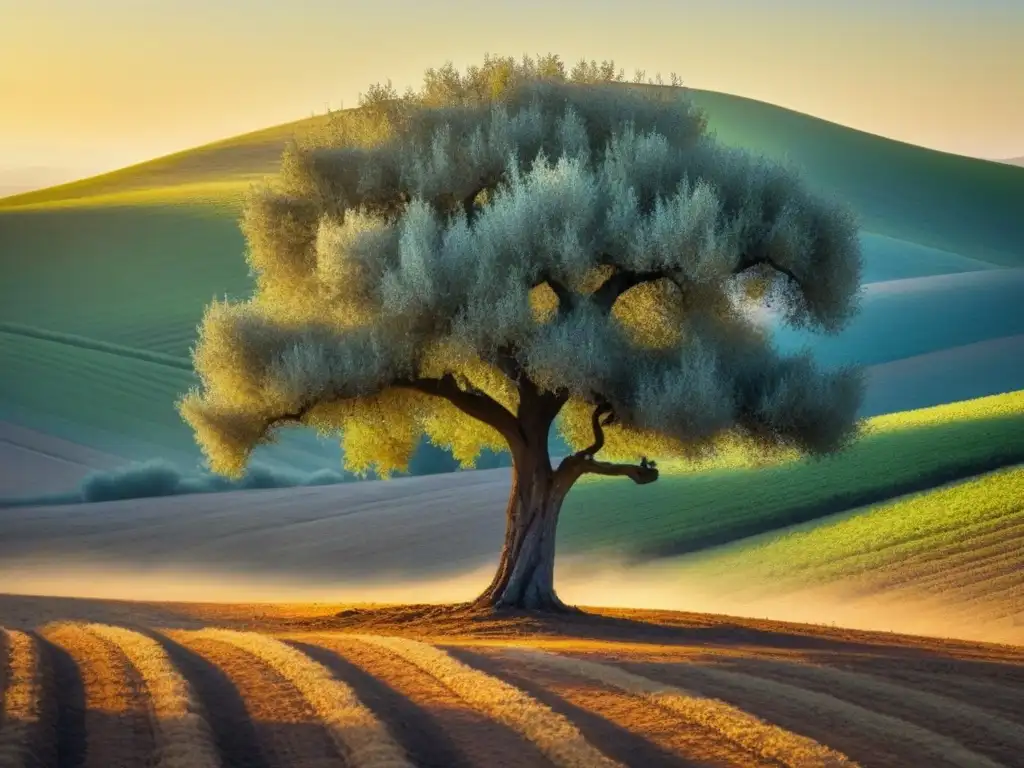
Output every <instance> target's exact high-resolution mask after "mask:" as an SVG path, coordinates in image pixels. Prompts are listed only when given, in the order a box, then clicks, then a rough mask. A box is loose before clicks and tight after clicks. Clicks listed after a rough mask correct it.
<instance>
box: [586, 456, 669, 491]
mask: <svg viewBox="0 0 1024 768" xmlns="http://www.w3.org/2000/svg"><path fill="white" fill-rule="evenodd" d="M580 474H584V475H585V474H591V475H607V476H609V477H628V478H629V479H630V480H632V481H633V482H634V483H636V484H637V485H647V483H653V482H654V481H655V480H657V479H658V470H657V468H655V467H652V466H649V465H648V466H643V465H637V464H612V463H610V462H607V461H594V460H593V459H590V460H588V461H586V462H585V463H584V465H583V470H582V472H580Z"/></svg>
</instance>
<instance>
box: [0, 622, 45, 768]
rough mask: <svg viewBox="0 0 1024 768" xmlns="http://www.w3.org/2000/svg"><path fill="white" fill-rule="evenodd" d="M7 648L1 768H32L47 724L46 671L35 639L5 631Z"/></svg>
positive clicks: (0, 745)
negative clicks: (34, 755)
mask: <svg viewBox="0 0 1024 768" xmlns="http://www.w3.org/2000/svg"><path fill="white" fill-rule="evenodd" d="M0 633H3V634H4V636H5V638H6V643H5V644H6V646H7V659H6V662H7V664H6V666H7V685H6V687H5V688H4V690H3V707H2V712H3V721H2V723H0V768H21V766H24V765H29V764H30V763H29V759H30V757H31V756H32V752H33V750H34V747H35V744H34V743H33V742H34V741H35V739H36V738H37V736H38V735H39V728H40V727H41V726H42V720H43V707H44V705H45V702H44V701H43V696H44V691H43V681H42V677H43V669H42V657H41V656H40V654H39V647H38V645H37V644H36V641H35V640H33V639H32V637H31V635H28V634H26V633H25V632H19V631H18V630H15V629H2V628H0Z"/></svg>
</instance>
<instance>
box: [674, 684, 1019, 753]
mask: <svg viewBox="0 0 1024 768" xmlns="http://www.w3.org/2000/svg"><path fill="white" fill-rule="evenodd" d="M681 674H685V675H686V677H687V678H689V679H691V680H693V682H694V683H696V685H697V686H698V687H704V686H707V687H709V688H725V689H726V690H729V689H731V690H733V691H735V692H738V693H739V694H740V695H741V696H742V695H744V694H748V693H753V694H755V695H758V696H762V697H763V698H764V700H765V701H770V702H777V701H785V702H788V703H790V704H792V705H795V707H796V708H798V709H802V710H803V711H804V712H806V713H818V714H819V715H820V714H826V713H827V714H829V715H831V716H832V717H833V718H834V719H835V720H836V721H839V722H843V723H847V724H849V726H850V727H851V728H852V729H854V730H855V731H856V732H857V733H858V735H859V737H860V738H861V739H864V740H866V741H868V742H869V743H872V744H875V745H879V744H894V745H898V746H900V747H910V748H911V749H912V750H913V754H914V755H915V756H916V759H919V760H922V761H924V762H923V763H922V764H929V765H953V766H957V768H1002V766H1000V764H999V763H996V762H995V761H993V760H990V759H989V758H987V757H985V756H983V755H979V754H978V753H977V752H973V751H971V750H970V749H967V748H966V747H965V746H963V745H962V744H960V743H959V742H957V741H954V740H953V739H951V738H948V737H946V736H943V735H942V734H941V733H937V732H935V731H932V730H928V729H926V728H922V727H920V726H917V725H914V724H913V723H908V722H907V721H906V720H902V719H900V718H897V717H891V716H889V715H883V714H881V713H878V712H875V711H873V710H870V709H867V708H865V707H860V706H857V705H856V704H851V703H850V702H847V701H843V700H842V699H837V698H836V697H835V696H832V695H829V694H826V693H818V692H817V691H811V690H808V689H806V688H800V687H798V686H795V685H789V684H788V683H780V682H778V681H777V680H771V679H768V678H763V677H758V676H756V675H750V674H747V673H745V672H734V671H732V670H725V669H718V668H714V667H705V666H698V665H696V664H687V665H685V667H684V668H683V669H682V670H681Z"/></svg>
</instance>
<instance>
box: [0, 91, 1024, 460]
mask: <svg viewBox="0 0 1024 768" xmlns="http://www.w3.org/2000/svg"><path fill="white" fill-rule="evenodd" d="M693 96H694V98H695V99H696V101H697V102H698V104H699V105H700V106H702V107H704V108H705V109H706V110H707V111H708V113H709V115H710V117H711V126H712V129H713V130H715V131H716V132H717V133H718V135H719V137H720V138H721V139H722V140H724V141H727V142H729V143H735V144H742V145H745V146H748V147H751V148H754V149H758V150H761V151H763V152H765V153H766V154H770V155H775V156H782V155H788V156H789V157H790V158H791V159H793V160H794V161H796V162H799V163H801V164H803V165H804V166H805V172H806V175H807V176H808V178H809V179H810V180H811V182H812V183H814V184H816V185H818V186H819V187H821V188H822V189H826V190H831V191H834V192H837V193H838V194H840V195H842V196H843V197H845V198H847V199H849V200H850V201H851V202H853V203H854V205H855V207H857V208H858V210H859V211H860V213H861V215H862V217H863V218H864V222H865V225H866V226H867V227H868V228H869V229H870V230H872V231H869V232H865V233H864V243H865V253H866V257H867V270H866V274H865V279H866V280H867V281H869V282H874V281H880V280H892V279H899V278H911V277H921V276H928V275H936V274H950V273H960V272H969V271H972V270H983V269H991V268H993V267H995V266H997V265H1006V264H1012V263H1016V262H1015V261H1014V258H1016V257H1017V256H1019V255H1020V254H1021V253H1024V248H1022V247H1021V245H1022V244H1024V231H1022V230H1021V227H1022V226H1024V224H1022V222H1021V220H1020V218H1019V217H1016V216H1015V215H1014V211H1011V210H1009V209H1008V207H1007V206H1008V205H1009V203H1007V202H1006V201H1007V200H1012V199H1014V195H1015V194H1017V193H1018V192H1020V191H1024V171H1022V170H1019V169H1015V168H1008V167H1006V166H998V165H996V164H993V163H987V162H983V161H975V160H969V159H966V158H956V157H952V156H948V155H942V154H941V153H935V152H931V151H929V150H924V149H920V148H917V147H912V146H909V145H904V144H899V143H896V142H891V141H888V140H885V139H880V138H878V137H873V136H868V135H867V134H862V133H860V132H857V131H853V130H850V129H847V128H842V127H840V126H836V125H834V124H831V123H827V122H825V121H821V120H816V119H813V118H809V117H807V116H803V115H799V114H797V113H793V112H790V111H788V110H784V109H780V108H777V107H773V106H771V105H766V104H762V103H759V102H754V101H750V100H746V99H741V98H738V97H732V96H724V95H721V94H713V93H707V92H700V91H694V92H693ZM324 123H325V118H323V117H319V118H313V119H310V120H303V121H298V122H296V123H291V124H286V125H282V126H276V127H273V128H269V129H266V130H263V131H257V132H254V133H250V134H246V135H244V136H239V137H235V138H232V139H228V140H226V141H222V142H217V143H214V144H211V145H207V146H205V147H200V148H197V149H194V150H190V151H187V152H182V153H178V154H175V155H170V156H167V157H164V158H159V159H156V160H153V161H150V162H148V163H143V164H140V165H137V166H133V167H131V168H126V169H123V170H120V171H116V172H114V173H110V174H105V175H103V176H98V177H95V178H92V179H86V180H83V181H80V182H75V183H72V184H66V185H61V186H58V187H53V188H51V189H47V190H40V191H37V192H31V193H27V194H23V195H18V196H15V197H11V198H7V199H5V200H2V201H0V270H2V272H3V274H4V280H3V281H0V307H2V310H0V350H3V352H2V357H0V360H2V361H3V362H4V363H5V366H4V367H5V368H13V370H14V371H15V372H16V373H15V375H13V376H5V377H4V379H3V381H2V382H0V408H2V409H3V410H4V411H5V412H6V413H8V414H9V415H11V414H13V415H14V416H17V418H18V420H19V421H20V422H21V423H25V424H27V425H28V426H40V427H42V426H46V424H47V423H49V422H51V421H53V417H54V414H55V413H56V412H63V411H67V413H66V414H64V416H66V419H65V421H64V422H63V428H62V431H61V434H62V436H64V437H66V438H68V439H73V440H75V439H77V440H82V441H88V442H89V443H90V444H93V440H94V437H92V436H93V435H95V434H97V433H96V430H97V429H99V430H104V431H105V432H106V433H108V436H113V437H116V436H117V434H118V433H119V432H120V431H121V430H122V429H127V430H129V431H128V432H127V433H125V436H126V438H127V439H126V441H125V442H124V444H123V445H122V448H121V453H122V454H123V453H125V452H127V451H134V450H136V448H137V447H142V445H143V444H146V445H150V446H152V449H151V450H146V452H145V454H144V455H153V453H152V451H159V450H160V444H159V443H158V442H157V441H155V438H156V437H157V436H162V435H167V438H166V443H165V447H166V448H167V450H168V451H171V452H177V451H179V450H182V451H186V452H187V451H192V453H190V454H189V455H190V456H193V457H194V455H195V453H194V449H192V448H191V445H190V443H191V441H190V440H189V439H188V437H187V433H186V432H184V431H183V430H182V428H181V425H180V423H178V422H177V417H176V416H175V415H174V413H173V411H172V410H170V408H169V403H168V402H166V400H167V397H168V395H169V394H170V393H171V392H172V391H173V393H174V394H177V393H179V392H180V391H181V390H182V389H183V388H184V387H185V386H187V383H188V382H187V381H186V380H185V379H184V378H182V377H181V375H180V374H179V372H174V373H168V372H167V371H165V370H163V369H162V368H160V367H159V365H157V364H154V363H152V361H143V360H141V359H139V358H140V356H139V355H138V354H134V353H131V352H130V349H127V348H131V349H138V350H144V351H148V352H155V353H158V354H160V355H168V356H172V357H174V358H177V359H178V360H179V361H180V362H181V363H182V364H183V365H185V366H187V365H188V362H187V357H188V350H189V348H190V345H191V344H192V341H193V339H194V329H195V324H196V322H197V320H198V318H199V316H200V314H201V311H202V308H203V306H204V305H205V304H206V303H208V302H209V300H210V299H211V298H212V297H213V296H215V295H223V294H225V293H226V294H229V295H234V296H238V295H243V294H244V293H246V292H247V291H248V290H249V286H250V281H249V277H248V275H247V273H246V267H245V264H244V262H243V259H242V253H243V249H244V242H243V240H242V238H241V235H240V233H239V231H238V228H237V225H236V222H235V219H236V216H237V211H238V204H239V201H240V199H241V195H242V193H243V192H244V190H245V189H246V188H247V186H248V185H249V184H250V183H251V182H252V181H253V180H254V179H257V178H260V177H261V176H264V175H265V174H267V173H270V172H272V171H273V170H274V168H275V167H276V164H277V159H278V156H279V151H280V148H281V146H282V144H283V142H284V140H285V139H286V138H287V137H288V136H291V135H296V134H303V133H308V132H310V131H315V130H318V129H320V128H321V127H322V126H323V125H324ZM865 169H868V170H869V171H870V173H867V171H865ZM993 169H995V170H993ZM866 173H867V175H865V174H866ZM1007 174H1009V175H1007ZM871 179H876V180H879V184H881V186H880V187H877V188H876V187H869V186H868V184H869V182H870V181H871ZM879 189H882V190H883V192H884V194H883V193H880V192H879ZM893 190H895V191H896V192H898V193H899V199H900V201H901V202H900V203H899V204H898V205H889V204H888V203H887V204H886V205H884V206H880V205H879V203H878V200H879V199H881V198H880V197H879V195H880V194H881V197H882V198H885V199H888V198H886V195H888V194H889V192H890V191H893ZM968 230H969V231H970V235H971V236H970V237H967V234H966V233H967V232H968ZM922 233H924V234H922ZM900 238H903V239H900ZM906 238H917V242H910V241H908V240H907V239H906ZM983 259H989V260H990V261H984V260H983ZM968 277H969V276H968ZM919 293H921V292H919ZM925 294H927V295H925ZM1004 294H1005V295H1004ZM1010 294H1013V290H1012V286H1008V285H1007V284H1005V283H1002V282H1000V281H999V280H992V281H988V282H984V281H983V283H979V284H967V283H963V284H960V283H957V282H956V281H952V282H949V283H948V284H946V285H945V291H944V292H936V291H930V292H923V293H921V295H917V294H915V293H914V292H913V291H910V292H906V293H904V294H901V295H888V296H885V297H881V298H879V299H878V300H874V299H870V298H869V301H868V302H867V304H868V311H867V313H866V314H865V316H864V317H863V318H862V319H861V320H859V321H858V325H857V326H855V327H854V328H853V329H851V335H849V336H847V337H843V339H842V340H841V341H839V342H836V341H834V340H825V341H824V342H822V344H823V346H822V351H823V353H824V354H825V355H826V357H829V356H831V357H834V358H837V359H848V358H849V357H851V356H852V357H854V358H856V359H858V360H862V361H864V362H885V361H889V360H895V359H900V358H903V357H907V356H910V355H916V354H922V353H925V352H930V351H934V350H939V349H945V348H948V347H951V346H956V345H958V344H967V343H971V342H974V341H982V340H985V339H989V338H995V337H999V336H1009V335H1012V334H1015V333H1020V332H1021V328H1020V327H1019V322H1016V321H1017V320H1019V318H1020V315H1019V313H1016V314H1014V313H1013V311H1012V307H1010V304H1012V303H1013V301H1014V296H1013V295H1010ZM953 295H955V296H956V305H957V306H959V307H960V308H961V310H962V311H961V314H963V315H965V317H966V318H967V319H968V320H969V321H970V322H964V323H961V324H959V325H955V326H953V325H950V324H945V323H943V322H935V321H934V320H935V318H934V317H933V316H934V315H935V313H936V311H937V312H939V315H940V316H941V315H942V314H943V311H944V309H945V308H947V307H950V306H953V303H952V302H950V301H949V297H950V296H953ZM922 302H923V303H922ZM876 305H877V306H876ZM925 305H927V307H925ZM922 307H925V310H926V311H924V313H923V314H918V313H919V312H920V310H921V308H922ZM929 308H930V309H929ZM912 316H918V317H921V318H926V321H925V322H922V323H917V325H916V326H913V327H908V328H907V330H906V332H902V331H901V333H899V334H892V333H891V332H889V329H890V328H891V327H892V326H893V325H894V323H899V324H900V325H901V326H904V325H905V323H906V322H907V320H908V318H910V317H912ZM25 326H28V327H30V328H36V329H44V330H47V331H55V332H58V333H60V334H71V335H73V336H76V337H85V338H88V339H94V340H99V341H103V342H109V343H113V344H116V345H119V347H120V348H121V351H122V352H125V351H127V352H128V353H129V355H130V356H131V355H132V354H134V357H135V358H136V359H135V360H134V361H133V362H132V363H130V364H129V363H125V362H124V361H120V360H115V359H114V356H112V355H108V356H107V357H98V356H97V353H96V352H95V351H94V352H90V353H89V354H88V355H86V356H87V357H89V358H90V360H91V362H90V366H91V369H90V370H91V372H90V374H89V376H91V377H92V379H91V380H92V382H93V384H92V389H91V391H90V396H89V397H88V398H87V399H83V398H84V397H85V395H84V391H85V388H80V387H78V386H77V382H76V367H75V366H76V365H77V364H78V360H79V358H80V356H81V355H84V354H85V353H83V352H81V351H80V350H75V351H70V352H68V353H67V354H63V353H59V352H57V351H55V349H54V346H53V345H54V344H55V342H54V341H53V340H52V339H50V340H41V339H38V338H35V337H32V340H31V341H27V340H26V339H27V338H28V337H25V338H21V339H15V338H13V337H14V336H19V335H21V336H24V334H23V333H22V332H23V331H24V330H25ZM879 329H883V330H885V331H886V332H885V333H883V334H881V335H879V333H878V331H879ZM954 332H955V333H954ZM878 338H884V339H886V345H884V346H878V345H877V343H876V342H877V340H878ZM847 339H848V340H849V343H847ZM30 347H38V349H37V350H35V351H31V352H30V351H29V348H30ZM108 351H109V350H108ZM8 355H13V356H12V357H7V356H8ZM27 358H34V359H35V360H36V362H35V363H32V364H28V363H26V362H25V360H26V359H27ZM42 360H45V361H46V362H45V364H42V363H40V362H39V361H42ZM19 361H20V362H19ZM7 363H13V365H11V364H7ZM40 365H42V367H40ZM154 365H156V367H154ZM42 376H46V377H49V378H50V379H51V381H50V382H48V383H47V384H46V385H45V386H44V387H42V388H41V389H40V388H37V387H35V382H37V381H39V379H40V377H42ZM154 379H155V380H159V381H160V382H161V386H160V387H158V388H156V389H153V390H150V392H151V394H152V397H150V398H149V399H148V400H147V399H146V398H145V397H140V398H139V399H138V402H137V403H134V404H132V405H131V406H130V407H129V404H128V402H129V401H124V402H120V401H113V400H112V399H111V398H110V397H109V396H107V395H106V394H105V393H113V392H118V391H120V390H121V389H123V388H125V387H129V386H130V387H133V388H134V389H135V391H137V392H140V393H142V392H145V391H146V389H147V387H148V384H147V383H146V382H147V381H150V380H154ZM42 391H47V392H48V393H49V395H48V397H47V398H43V397H42V396H41V392H42ZM97 402H103V403H104V404H105V405H104V406H103V407H97V405H96V403H97ZM147 402H149V403H150V406H147V405H146V403H147ZM86 403H88V404H89V406H90V407H89V408H88V409H85V408H83V405H84V404H86ZM147 407H149V408H150V409H149V410H147ZM85 410H89V413H88V414H85ZM77 414H81V415H77ZM14 416H11V417H12V418H13V417H14ZM76 419H77V420H78V421H80V422H81V423H80V424H77V423H76ZM97 422H99V423H98V424H97ZM148 425H159V426H158V428H157V429H156V430H155V431H154V430H151V429H150V428H149V426H148ZM101 443H102V444H103V447H104V448H105V449H109V447H110V446H109V445H108V443H109V440H105V439H104V440H103V441H101ZM330 453H331V454H332V455H336V454H334V451H331V452H330ZM315 460H316V459H314V461H315ZM321 460H322V459H321Z"/></svg>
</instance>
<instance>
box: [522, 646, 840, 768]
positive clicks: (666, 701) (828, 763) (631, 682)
mask: <svg viewBox="0 0 1024 768" xmlns="http://www.w3.org/2000/svg"><path fill="white" fill-rule="evenodd" d="M502 654H503V655H505V656H508V657H511V658H516V659H519V660H521V661H525V662H527V663H533V664H539V665H541V666H547V667H550V668H552V669H558V670H562V671H565V672H569V673H570V674H574V675H578V676H580V677H584V678H588V679H590V680H592V681H594V682H598V683H602V684H605V685H611V686H613V687H615V688H618V689H619V690H621V691H625V692H626V693H629V694H632V695H634V696H640V697H642V698H644V699H647V700H648V701H650V702H651V703H653V704H656V705H657V706H659V707H662V708H663V709H667V710H669V711H671V712H672V713H673V714H675V715H678V716H680V717H681V718H682V719H684V720H686V721H688V722H691V723H695V724H697V725H700V726H702V727H704V728H708V729H709V730H712V731H714V732H716V733H719V734H721V735H722V736H724V737H725V738H727V739H728V740H730V741H732V742H733V743H735V744H738V745H739V746H741V747H743V748H744V749H746V750H749V751H750V752H753V753H754V754H756V755H759V756H761V757H765V758H768V759H771V760H777V761H778V762H780V763H781V764H783V765H785V766H789V767H790V768H838V767H839V766H844V767H845V768H853V766H856V765H857V763H855V762H854V761H852V760H850V758H848V757H847V756H846V755H844V754H842V753H841V752H837V751H836V750H834V749H831V748H829V747H827V746H824V745H822V744H819V743H818V742H817V741H815V740H814V739H809V738H807V737H806V736H800V735H798V734H795V733H793V732H791V731H787V730H786V729H784V728H780V727H779V726H777V725H772V724H770V723H766V722H764V721H763V720H761V719H760V718H757V717H755V716H754V715H751V714H750V713H749V712H744V711H743V710H742V709H738V708H737V707H734V706H732V705H731V704H727V703H726V702H724V701H720V700H718V699H713V698H709V697H707V696H702V695H700V694H696V693H692V692H690V691H687V690H684V689H682V688H678V687H676V686H672V685H666V684H664V683H659V682H658V681H657V680H651V679H650V678H646V677H643V676H641V675H635V674H633V673H632V672H627V671H626V670H624V669H620V668H618V667H614V666H612V665H610V664H601V663H599V662H595V661H588V660H585V659H577V658H574V657H571V656H561V655H558V654H555V653H550V652H548V651H541V650H535V649H529V648H517V647H510V648H505V649H503V650H502Z"/></svg>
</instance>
